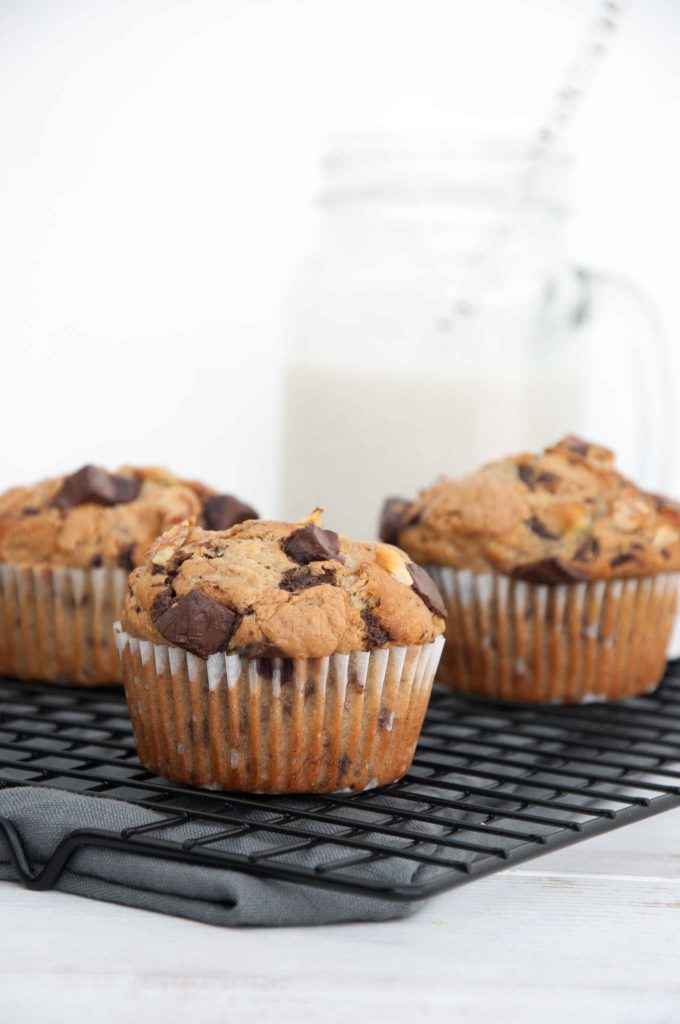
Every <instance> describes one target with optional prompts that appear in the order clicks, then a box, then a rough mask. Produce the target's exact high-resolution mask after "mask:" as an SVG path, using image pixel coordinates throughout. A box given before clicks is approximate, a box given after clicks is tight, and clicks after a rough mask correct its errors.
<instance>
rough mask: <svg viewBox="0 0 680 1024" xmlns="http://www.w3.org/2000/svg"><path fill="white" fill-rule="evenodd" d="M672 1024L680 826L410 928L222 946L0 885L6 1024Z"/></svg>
mask: <svg viewBox="0 0 680 1024" xmlns="http://www.w3.org/2000/svg"><path fill="white" fill-rule="evenodd" d="M542 1014H545V1015H546V1017H545V1019H546V1020H547V1021H548V1022H549V1024H561V1022H562V1021H564V1022H565V1024H566V1022H569V1024H590V1022H591V1021H592V1022H594V1021H597V1022H598V1024H609V1022H611V1024H677V1022H679V1021H680V810H678V811H673V812H669V813H666V814H662V815H659V816H658V817H656V818H651V819H649V820H647V821H644V822H641V823H639V824H636V825H631V826H628V827H626V828H623V829H619V830H618V831H616V832H612V833H609V834H607V835H605V836H601V837H599V838H597V839H592V840H588V841H587V842H583V843H580V844H578V845H576V846H574V847H572V848H571V849H568V850H563V851H561V852H557V853H554V854H550V855H548V856H545V857H543V858H541V859H540V860H536V861H533V862H531V863H530V864H528V865H526V866H525V867H523V868H521V869H517V870H509V871H506V872H505V873H503V874H499V875H495V876H492V877H490V878H487V879H484V880H482V881H478V882H474V883H473V884H470V885H467V886H464V887H463V888H461V889H458V890H456V891H454V892H450V893H447V894H445V895H443V896H438V897H435V898H434V899H432V900H430V901H429V902H428V903H427V904H426V905H425V907H424V908H423V909H422V910H420V911H419V912H418V913H417V914H416V916H415V917H412V918H409V919H406V920H402V921H394V922H389V923H386V924H355V925H338V926H333V927H327V928H286V929H273V928H270V929H255V928H251V929H219V928H214V927H210V926H207V925H199V924H195V923H193V922H188V921H183V920H180V919H178V918H170V917H164V916H161V915H159V914H151V913H147V912H143V911H139V910H130V909H128V908H124V907H117V906H112V905H109V904H105V903H97V902H95V901H92V900H86V899H82V898H79V897H75V896H67V895H63V894H61V893H32V892H26V891H25V890H23V889H21V888H20V887H19V886H18V885H12V884H8V883H0V1021H1V1022H2V1024H61V1022H64V1024H66V1022H68V1024H79V1022H81V1021H82V1022H86V1021H87V1022H88V1024H109V1022H111V1024H114V1022H115V1024H126V1022H127V1021H131V1022H135V1024H136V1022H139V1024H156V1022H158V1024H161V1022H162V1024H212V1022H218V1021H219V1022H220V1024H224V1022H227V1021H237V1022H238V1024H243V1022H250V1021H253V1022H255V1021H257V1022H258V1024H269V1022H272V1024H273V1022H276V1024H285V1022H288V1021H293V1022H295V1024H306V1022H310V1024H312V1022H313V1024H326V1022H330V1024H332V1022H336V1021H338V1022H340V1021H342V1022H343V1024H354V1022H360V1021H364V1020H367V1021H372V1022H376V1024H379V1022H382V1021H385V1022H389V1024H401V1022H409V1024H416V1022H418V1024H419V1022H421V1021H422V1022H430V1021H447V1022H451V1021H465V1022H466V1024H477V1022H485V1024H486V1022H493V1024H496V1022H498V1024H515V1022H518V1024H519V1022H522V1024H523V1022H525V1021H540V1020H541V1019H542V1017H541V1015H542Z"/></svg>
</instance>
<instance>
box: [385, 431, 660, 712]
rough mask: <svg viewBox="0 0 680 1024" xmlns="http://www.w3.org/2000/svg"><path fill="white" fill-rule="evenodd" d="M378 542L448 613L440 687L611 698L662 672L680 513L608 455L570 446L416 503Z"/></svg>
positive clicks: (504, 694)
mask: <svg viewBox="0 0 680 1024" xmlns="http://www.w3.org/2000/svg"><path fill="white" fill-rule="evenodd" d="M381 536H382V537H383V538H384V539H387V540H389V541H390V542H394V543H399V544H400V545H401V546H402V547H403V548H404V549H405V550H406V551H407V552H408V553H409V556H410V557H411V558H413V559H414V560H416V561H418V562H420V563H421V564H423V565H425V566H426V567H427V568H428V571H429V572H430V573H431V575H432V576H433V578H434V579H435V580H436V582H437V584H438V586H439V587H440V589H441V590H442V592H443V594H444V597H445V600H446V604H447V608H448V610H449V630H448V632H447V642H446V647H445V650H444V654H443V656H442V666H441V672H440V678H442V679H443V680H444V681H445V682H447V683H448V684H449V685H450V686H452V687H454V688H455V689H459V690H463V691H465V692H474V693H481V694H485V695H488V696H491V697H496V698H502V699H504V700H523V701H537V702H545V701H554V702H571V703H573V702H579V701H585V700H615V699H619V698H623V697H628V696H632V695H635V694H639V693H644V692H647V691H649V690H650V689H653V687H654V686H656V684H657V683H658V681H659V679H660V678H661V676H662V675H663V669H664V665H665V659H666V652H667V648H668V642H669V638H670V634H671V630H672V626H673V619H674V615H675V610H676V603H677V579H678V576H677V574H678V570H679V569H680V506H679V505H677V504H676V503H675V502H673V501H671V500H669V499H668V498H664V497H662V496H660V495H656V494H648V493H645V492H644V491H641V490H640V489H639V488H638V487H636V486H635V484H633V483H631V482H630V481H629V480H627V479H626V478H625V477H623V476H621V474H620V473H618V472H617V471H616V469H615V467H614V456H613V453H612V452H611V451H609V450H608V449H607V448H603V447H601V446H599V445H595V444H589V443H588V442H587V441H583V440H581V439H580V438H577V437H567V438H564V439H563V440H562V441H560V442H559V443H558V444H556V445H554V446H553V447H551V448H547V449H546V450H545V451H544V452H543V453H542V454H540V455H532V454H522V455H517V456H512V457H508V458H505V459H502V460H500V461H498V462H493V463H490V464H489V465H487V466H484V467H483V468H482V469H480V470H479V471H478V472H476V473H473V474H471V475H470V476H467V477H463V478H461V479H457V480H454V479H446V478H443V479H440V480H439V481H437V482H436V483H435V484H434V485H433V486H432V487H430V488H427V489H425V490H424V491H422V492H421V494H420V495H419V496H418V498H417V499H416V500H415V501H407V500H404V499H396V498H394V499H389V500H388V501H387V502H386V503H385V506H384V509H383V515H382V520H381Z"/></svg>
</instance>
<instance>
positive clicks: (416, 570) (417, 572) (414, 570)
mask: <svg viewBox="0 0 680 1024" xmlns="http://www.w3.org/2000/svg"><path fill="white" fill-rule="evenodd" d="M406 568H407V569H408V572H409V576H410V577H411V579H412V580H413V589H414V590H415V592H416V594H417V595H418V597H419V598H420V599H421V601H423V602H424V604H425V605H426V606H427V607H428V608H429V609H430V611H431V612H434V614H435V615H439V616H440V617H441V618H442V619H445V618H446V605H445V604H444V599H443V598H442V595H441V594H440V593H439V591H438V590H437V587H436V585H435V582H434V580H433V579H432V577H431V576H430V574H429V573H428V572H426V571H425V569H423V568H422V567H421V566H420V565H415V564H414V563H413V562H409V563H408V565H407V566H406Z"/></svg>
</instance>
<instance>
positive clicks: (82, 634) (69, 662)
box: [0, 466, 256, 685]
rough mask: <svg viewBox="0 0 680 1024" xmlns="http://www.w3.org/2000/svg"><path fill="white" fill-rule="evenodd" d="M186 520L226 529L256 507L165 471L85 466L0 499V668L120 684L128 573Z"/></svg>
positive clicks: (83, 681)
mask: <svg viewBox="0 0 680 1024" xmlns="http://www.w3.org/2000/svg"><path fill="white" fill-rule="evenodd" d="M187 516H196V517H197V518H198V520H199V521H200V522H203V523H205V524H206V525H210V526H213V527H219V528H221V529H225V528H227V527H229V526H232V525H233V524H234V523H236V522H239V521H241V520H243V519H247V518H253V517H256V513H255V511H254V510H253V509H252V508H250V507H249V506H247V505H244V504H243V503H242V502H240V501H239V500H238V499H236V498H234V497H232V496H231V495H221V494H217V493H216V492H215V491H214V490H212V489H211V488H209V487H206V486H205V485H203V484H200V483H197V482H192V481H185V480H180V479H179V478H178V477H176V476H174V475H173V474H172V473H170V472H168V471H167V470H165V469H157V468H141V469H140V468H132V467H129V466H128V467H124V468H123V469H120V470H118V472H116V473H108V472H107V471H106V470H104V469H100V468H98V467H96V466H84V467H83V468H82V469H80V470H78V471H77V472H76V473H73V474H71V475H70V476H62V477H55V478H53V479H50V480H44V481H42V482H41V483H38V484H35V485H33V486H31V487H14V488H12V489H11V490H9V491H7V492H5V493H4V494H2V495H0V672H2V673H5V674H7V675H13V676H17V677H19V678H24V679H37V680H43V681H50V682H53V681H63V682H73V683H81V684H85V685H94V684H97V683H112V682H120V681H121V679H120V661H119V659H118V656H117V652H116V647H115V642H114V638H113V623H114V621H115V620H116V619H117V618H118V617H119V615H120V610H121V608H122V604H123V599H124V596H125V588H126V585H127V578H128V574H129V572H130V570H131V569H133V568H134V567H135V566H136V565H140V564H141V563H142V562H143V561H144V559H145V557H146V552H147V551H148V548H149V546H150V544H151V542H152V541H153V540H154V538H155V537H157V536H158V534H159V533H162V532H163V530H165V529H167V528H168V527H169V526H172V525H173V524H174V523H177V522H180V521H181V520H183V519H185V518H186V517H187Z"/></svg>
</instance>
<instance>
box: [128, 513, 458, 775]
mask: <svg viewBox="0 0 680 1024" xmlns="http://www.w3.org/2000/svg"><path fill="white" fill-rule="evenodd" d="M444 614H445V609H444V605H443V602H442V599H441V596H440V595H439V593H438V591H437V589H436V587H435V586H434V584H433V583H432V580H431V579H430V578H429V576H428V575H427V573H425V572H424V571H423V570H422V569H420V568H419V567H418V566H416V565H414V564H412V563H410V562H409V560H408V559H407V558H406V557H405V556H404V555H403V553H402V552H400V551H399V550H397V549H396V548H394V547H391V546H390V545H385V544H383V545H375V544H369V543H362V542H359V541H353V540H349V539H348V538H346V537H340V536H338V534H336V533H334V532H333V531H331V530H325V529H323V528H322V526H321V525H320V513H319V510H317V511H316V512H315V513H313V514H312V516H311V517H309V519H307V520H303V521H301V522H299V523H282V522H273V521H264V520H262V521H251V522H245V523H241V524H238V525H236V526H234V527H233V528H232V529H230V530H227V531H221V532H212V531H206V530H203V529H201V528H200V527H199V526H197V525H196V523H195V522H194V520H193V519H189V520H187V521H185V522H183V523H181V524H179V525H177V526H175V527H173V528H172V529H171V530H169V531H168V532H167V533H166V534H164V535H163V536H162V537H160V538H158V540H156V541H155V542H154V544H153V546H152V547H151V550H150V552H149V560H148V561H147V563H146V565H145V566H143V567H141V568H139V569H136V570H135V571H134V572H133V573H132V574H131V576H130V581H129V591H128V595H127V597H126V600H125V607H124V610H123V615H122V630H121V633H120V638H119V645H120V649H121V654H122V660H123V675H124V681H125V685H126V691H127V695H128V703H129V706H130V712H131V716H132V721H133V725H134V727H135V734H136V737H137V745H138V752H139V756H140V758H141V760H142V761H143V762H144V763H145V764H146V765H147V766H148V767H150V768H151V769H152V770H154V771H157V772H159V773H160V774H163V775H166V776H169V777H171V778H175V779H179V780H181V781H186V782H191V783H193V784H198V785H215V786H220V787H221V788H225V789H230V788H231V789H246V790H262V791H268V792H313V791H314V792H322V791H332V790H337V789H342V788H351V789H362V788H365V787H366V786H368V785H376V784H384V783H386V782H389V781H394V779H396V778H399V777H400V776H401V775H402V774H403V773H404V772H405V771H406V770H407V768H408V766H409V764H410V762H411V759H412V757H413V751H414V748H415V743H416V740H417V738H418V735H419V733H420V729H421V726H422V721H423V717H424V714H425V709H426V706H427V701H428V698H429V693H430V689H431V686H432V682H433V678H434V671H435V668H436V664H437V661H438V657H439V653H440V651H441V646H442V641H441V640H440V639H439V637H440V635H441V633H442V632H443V630H444V619H443V616H444ZM185 652H189V653H188V654H187V653H185Z"/></svg>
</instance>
